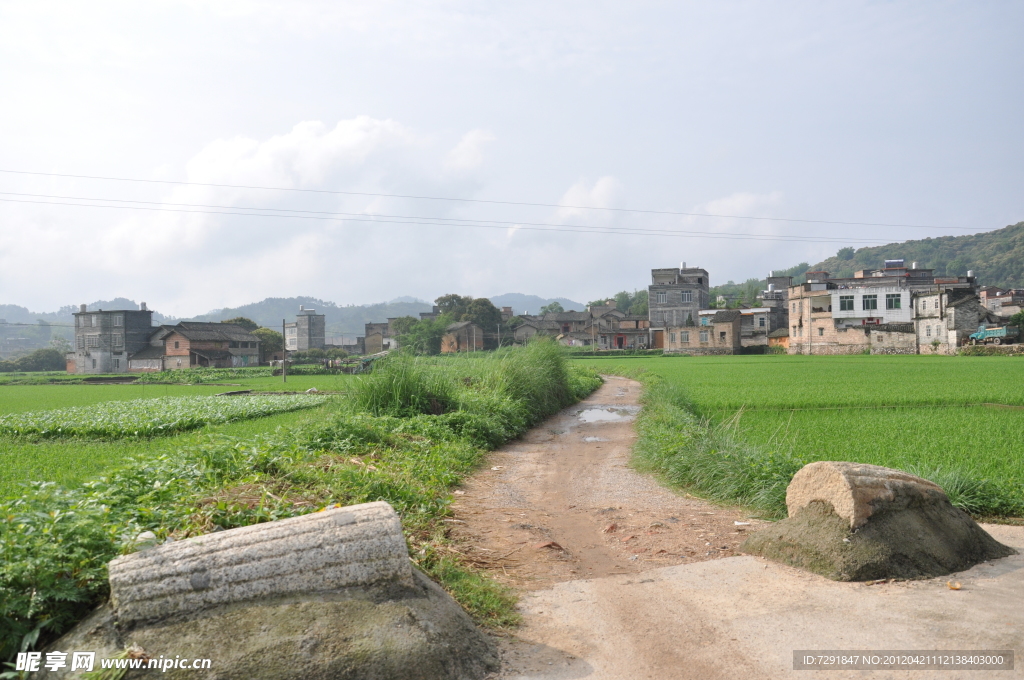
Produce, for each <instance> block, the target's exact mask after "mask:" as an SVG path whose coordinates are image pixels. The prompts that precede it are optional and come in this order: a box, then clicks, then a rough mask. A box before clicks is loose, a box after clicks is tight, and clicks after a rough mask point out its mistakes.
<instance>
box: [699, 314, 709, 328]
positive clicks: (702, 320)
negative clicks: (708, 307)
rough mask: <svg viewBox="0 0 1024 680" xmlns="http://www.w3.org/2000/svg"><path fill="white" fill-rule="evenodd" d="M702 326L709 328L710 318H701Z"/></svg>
mask: <svg viewBox="0 0 1024 680" xmlns="http://www.w3.org/2000/svg"><path fill="white" fill-rule="evenodd" d="M700 325H701V326H707V325H708V317H706V316H702V317H700Z"/></svg>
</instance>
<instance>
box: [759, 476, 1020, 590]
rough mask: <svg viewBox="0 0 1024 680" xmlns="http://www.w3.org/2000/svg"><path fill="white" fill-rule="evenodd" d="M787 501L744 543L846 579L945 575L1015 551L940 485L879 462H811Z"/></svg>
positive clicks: (770, 555) (794, 482)
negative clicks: (777, 517) (782, 514)
mask: <svg viewBox="0 0 1024 680" xmlns="http://www.w3.org/2000/svg"><path fill="white" fill-rule="evenodd" d="M786 505H787V506H788V509H789V517H788V518H787V519H784V520H782V521H780V522H775V523H773V524H769V525H767V526H765V527H764V528H763V529H761V530H760V531H758V532H756V533H754V534H753V535H752V536H751V537H750V538H748V539H747V540H746V542H745V543H744V544H743V545H742V546H741V547H740V549H741V550H742V551H743V552H745V553H748V554H752V555H761V556H763V557H767V558H769V559H772V560H776V561H778V562H783V563H785V564H789V565H791V566H794V567H800V568H802V569H807V570H809V571H813V572H815V573H818V574H821V575H822V576H827V577H828V578H831V579H835V580H838V581H870V580H874V579H883V578H901V579H912V578H924V577H930V576H941V575H943V574H949V573H951V572H954V571H961V570H964V569H968V568H970V567H972V566H974V565H975V564H978V563H979V562H983V561H985V560H991V559H997V558H1000V557H1006V556H1007V555H1012V554H1014V553H1015V551H1014V550H1013V549H1012V548H1009V547H1007V546H1005V545H1003V544H1001V543H999V542H998V541H996V540H995V539H994V538H992V537H991V536H989V534H988V533H987V532H986V531H985V530H984V529H982V528H981V527H980V526H978V524H977V523H976V522H975V521H974V520H973V519H971V517H970V516H969V515H968V514H967V513H965V512H964V511H963V510H960V509H959V508H955V507H953V505H952V503H950V502H949V499H948V498H947V497H946V494H945V492H943V491H942V488H941V487H939V486H938V485H936V484H933V483H932V482H929V481H927V480H925V479H921V478H919V477H915V476H913V475H909V474H907V473H905V472H901V471H899V470H890V469H888V468H883V467H878V466H876V465H859V464H856V463H841V462H819V463H811V464H810V465H807V466H805V467H804V468H803V469H802V470H800V471H799V472H797V473H796V475H794V477H793V480H792V481H791V482H790V485H789V488H788V490H787V492H786Z"/></svg>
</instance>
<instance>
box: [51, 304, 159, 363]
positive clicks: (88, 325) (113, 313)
mask: <svg viewBox="0 0 1024 680" xmlns="http://www.w3.org/2000/svg"><path fill="white" fill-rule="evenodd" d="M74 317H75V345H74V351H72V352H69V353H68V355H67V370H68V373H126V372H127V371H128V358H129V357H130V356H131V355H133V354H135V353H136V352H138V351H140V350H142V349H144V348H146V347H147V346H148V345H149V338H150V336H151V335H152V334H153V331H154V328H153V312H152V311H150V310H148V309H146V303H145V302H143V303H142V304H141V309H116V310H109V311H104V310H102V309H99V310H96V311H92V312H90V311H87V309H86V306H85V305H82V306H81V307H79V311H78V312H77V313H75V314H74Z"/></svg>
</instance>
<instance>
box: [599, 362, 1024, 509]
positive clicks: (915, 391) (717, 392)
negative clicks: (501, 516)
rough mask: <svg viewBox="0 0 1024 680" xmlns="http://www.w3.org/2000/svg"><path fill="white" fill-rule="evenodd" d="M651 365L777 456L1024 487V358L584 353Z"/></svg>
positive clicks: (723, 427)
mask: <svg viewBox="0 0 1024 680" xmlns="http://www.w3.org/2000/svg"><path fill="white" fill-rule="evenodd" d="M580 361H581V363H585V364H586V365H589V366H593V367H595V368H596V369H597V370H599V371H609V372H622V371H626V372H635V371H638V370H643V371H649V372H651V373H654V374H655V375H657V376H660V377H661V378H663V379H664V380H665V381H667V382H668V383H670V384H671V385H674V386H676V387H678V388H681V390H682V393H683V396H684V398H685V400H686V401H687V402H688V408H689V410H690V411H692V412H693V413H695V414H696V415H698V416H700V417H701V418H704V419H706V421H707V422H708V423H709V424H710V425H711V426H712V428H713V429H715V430H717V431H719V432H723V431H725V432H729V433H730V434H732V435H734V436H735V437H737V438H738V439H739V440H740V441H742V442H744V443H746V444H749V445H751V446H753V447H754V448H755V449H757V450H759V451H761V452H763V454H764V455H767V456H772V455H776V454H782V455H786V456H791V457H792V458H794V459H797V460H802V461H803V462H811V461H814V460H847V461H853V462H859V463H871V464H875V465H884V466H887V467H894V468H899V469H903V470H908V471H912V472H918V473H919V474H923V475H925V476H932V477H942V476H943V474H949V473H955V474H956V475H959V476H961V477H964V476H966V477H968V478H971V479H981V480H986V481H988V482H992V483H994V484H996V485H998V486H1000V487H1002V488H1004V489H1017V490H1024V361H1021V360H1020V359H1019V358H1015V357H929V356H837V357H824V356H823V357H806V356H772V355H767V356H724V357H649V358H646V357H645V358H638V359H630V360H627V361H622V360H621V359H620V360H614V359H589V360H580Z"/></svg>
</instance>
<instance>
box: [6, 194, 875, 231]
mask: <svg viewBox="0 0 1024 680" xmlns="http://www.w3.org/2000/svg"><path fill="white" fill-rule="evenodd" d="M0 196H23V197H32V198H52V199H64V200H72V201H102V202H104V203H125V204H134V205H142V206H160V208H159V209H166V210H168V211H171V210H172V209H173V208H217V209H218V211H219V210H228V211H236V210H245V211H252V214H253V216H258V217H302V216H305V215H317V216H327V217H331V218H336V219H339V220H345V221H362V222H379V223H387V224H428V225H431V224H432V225H437V226H469V227H490V228H493V227H494V226H495V225H499V227H500V228H506V227H548V228H549V229H545V231H551V230H556V229H570V230H581V229H582V230H586V229H597V230H601V231H600V232H598V233H619V232H621V233H633V234H638V235H658V234H667V235H687V236H698V235H713V236H717V237H724V236H739V237H750V238H760V237H766V236H767V237H771V238H772V239H799V240H806V241H812V242H827V243H831V242H837V241H842V242H844V243H845V242H849V243H878V239H858V238H853V239H849V238H844V239H835V238H831V237H823V236H804V235H794V234H747V233H738V232H707V231H688V230H680V229H654V228H651V227H644V228H640V229H636V228H632V227H602V226H599V225H598V226H595V225H585V224H552V223H548V222H512V221H507V220H466V219H460V218H455V217H430V216H423V215H389V214H384V213H377V214H367V213H344V212H329V211H323V210H300V209H292V208H255V207H248V206H231V205H216V204H203V203H167V202H163V201H138V200H128V199H118V198H93V197H87V196H62V195H57V194H33V193H22V192H13V191H0ZM0 200H10V201H11V202H25V201H16V200H14V199H2V198H0ZM41 203H43V204H47V203H53V204H54V205H76V206H79V205H81V206H85V207H122V206H102V205H94V204H82V203H62V202H61V203H58V202H52V201H42V202H41ZM167 206H171V208H168V207H167ZM150 209H151V210H152V209H153V208H150ZM183 212H199V213H202V212H203V211H200V210H189V211H183ZM261 213H271V214H270V215H267V214H261ZM291 213H297V214H291ZM210 214H232V215H239V214H241V215H247V214H250V213H236V212H228V213H219V212H218V213H210ZM380 218H389V220H388V221H385V220H382V219H380ZM392 220H402V221H399V222H395V221H392ZM418 220H430V222H426V223H424V222H419V221H418Z"/></svg>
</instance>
